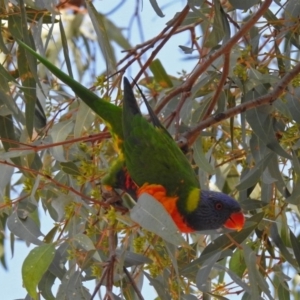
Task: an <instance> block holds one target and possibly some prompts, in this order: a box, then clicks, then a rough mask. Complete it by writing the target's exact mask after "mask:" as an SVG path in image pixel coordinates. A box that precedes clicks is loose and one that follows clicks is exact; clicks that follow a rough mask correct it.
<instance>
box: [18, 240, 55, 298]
mask: <svg viewBox="0 0 300 300" xmlns="http://www.w3.org/2000/svg"><path fill="white" fill-rule="evenodd" d="M54 254H55V247H54V245H53V244H45V245H41V246H39V247H36V248H34V249H32V250H31V251H30V253H29V254H28V256H27V257H26V258H25V260H24V263H23V265H22V279H23V283H24V286H25V288H26V290H27V292H28V293H29V295H30V296H31V297H32V298H34V299H36V300H37V299H38V294H37V292H36V288H37V285H38V284H39V282H40V281H41V279H42V277H43V275H44V273H45V272H46V271H47V269H48V267H49V265H50V264H51V262H52V260H53V258H54Z"/></svg>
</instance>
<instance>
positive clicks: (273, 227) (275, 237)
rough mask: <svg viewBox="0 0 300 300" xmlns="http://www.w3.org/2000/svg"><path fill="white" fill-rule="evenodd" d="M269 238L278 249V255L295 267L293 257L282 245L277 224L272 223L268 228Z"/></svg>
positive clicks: (295, 263)
mask: <svg viewBox="0 0 300 300" xmlns="http://www.w3.org/2000/svg"><path fill="white" fill-rule="evenodd" d="M270 236H271V238H272V240H273V242H274V244H275V245H276V246H277V247H278V248H279V250H280V254H281V255H282V256H283V257H284V258H285V259H286V260H287V261H288V262H289V263H290V264H291V265H292V266H294V267H296V266H297V262H296V260H295V259H294V257H293V256H292V255H291V254H290V252H289V250H288V249H287V248H286V246H285V245H284V243H283V240H282V238H281V237H280V235H279V233H278V228H277V224H276V223H273V224H272V225H271V228H270Z"/></svg>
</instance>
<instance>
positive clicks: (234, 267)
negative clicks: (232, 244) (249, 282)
mask: <svg viewBox="0 0 300 300" xmlns="http://www.w3.org/2000/svg"><path fill="white" fill-rule="evenodd" d="M229 269H230V270H231V271H232V272H233V273H234V274H236V275H237V276H239V277H241V278H242V276H243V273H244V271H245V270H246V264H245V258H244V253H243V251H242V250H241V249H237V250H236V251H235V252H234V253H233V255H232V257H231V258H230V261H229Z"/></svg>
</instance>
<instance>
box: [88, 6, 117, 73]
mask: <svg viewBox="0 0 300 300" xmlns="http://www.w3.org/2000/svg"><path fill="white" fill-rule="evenodd" d="M86 6H87V10H88V12H89V16H90V18H91V21H92V23H93V25H94V29H95V31H96V34H97V38H98V43H99V46H100V49H101V52H102V55H103V57H104V60H105V62H106V67H107V71H108V72H112V71H115V70H116V57H115V54H114V50H113V48H112V46H111V42H110V37H109V35H108V32H107V29H106V27H105V19H106V17H105V16H104V15H102V14H100V13H99V12H97V10H96V8H95V7H94V5H93V4H92V2H91V1H88V2H86Z"/></svg>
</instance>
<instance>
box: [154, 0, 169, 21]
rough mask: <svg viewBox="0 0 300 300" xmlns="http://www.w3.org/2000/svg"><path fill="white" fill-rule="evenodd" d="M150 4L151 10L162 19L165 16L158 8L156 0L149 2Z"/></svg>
mask: <svg viewBox="0 0 300 300" xmlns="http://www.w3.org/2000/svg"><path fill="white" fill-rule="evenodd" d="M150 4H151V5H152V8H153V9H154V11H155V12H156V14H157V15H158V16H159V17H161V18H163V17H164V16H165V15H164V14H163V12H162V11H161V9H160V7H159V6H158V4H157V1H156V0H150Z"/></svg>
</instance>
